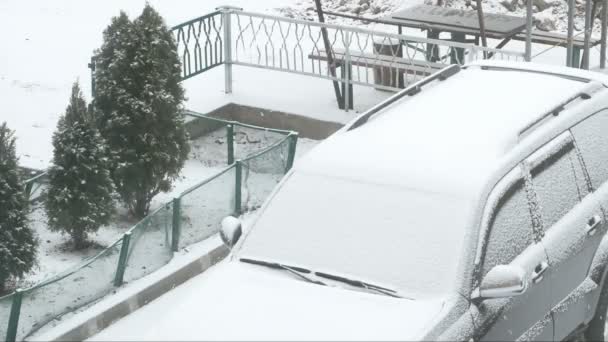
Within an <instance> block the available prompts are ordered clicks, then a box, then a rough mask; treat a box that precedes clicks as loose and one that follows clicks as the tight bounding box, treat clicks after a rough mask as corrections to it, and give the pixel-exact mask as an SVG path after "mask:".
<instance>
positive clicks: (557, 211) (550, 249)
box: [526, 132, 604, 341]
mask: <svg viewBox="0 0 608 342" xmlns="http://www.w3.org/2000/svg"><path fill="white" fill-rule="evenodd" d="M526 162H527V164H528V165H529V166H530V174H531V179H532V186H533V188H534V191H535V193H536V195H537V197H538V200H539V205H538V210H539V212H540V218H541V222H542V234H543V237H542V244H543V246H544V248H545V250H546V252H547V256H548V258H549V268H548V270H547V271H546V277H547V281H548V282H549V283H550V284H551V303H550V305H551V307H552V313H553V320H554V324H555V328H554V329H555V330H554V334H555V336H554V338H555V340H557V341H561V340H563V339H564V338H566V337H567V336H568V335H569V334H570V333H571V332H573V331H574V330H575V329H576V328H577V326H579V325H580V324H582V323H583V321H584V319H585V317H586V315H585V311H586V310H587V305H586V303H585V301H584V300H583V299H584V297H583V296H581V294H584V291H592V290H593V289H594V287H593V286H591V287H589V286H588V285H593V284H590V283H587V284H586V283H585V279H586V278H587V273H588V270H589V267H590V266H591V262H592V260H593V257H594V255H595V251H596V250H597V247H598V246H599V242H600V239H599V236H600V235H601V233H600V231H601V230H602V229H601V227H602V225H603V222H604V216H603V212H602V209H601V206H600V203H599V201H598V200H597V198H596V197H595V196H593V195H592V194H591V193H590V190H591V189H590V187H591V185H590V182H589V179H588V177H587V175H586V172H585V169H584V168H583V165H582V163H581V160H580V158H579V154H578V153H577V150H576V146H575V143H574V140H573V138H572V135H571V134H570V132H564V133H562V134H561V135H559V136H558V137H557V138H555V139H554V140H552V141H551V142H549V143H547V144H546V145H544V146H543V147H541V148H540V149H538V150H537V151H536V152H535V153H533V154H532V155H531V156H530V157H529V158H528V159H527V160H526Z"/></svg>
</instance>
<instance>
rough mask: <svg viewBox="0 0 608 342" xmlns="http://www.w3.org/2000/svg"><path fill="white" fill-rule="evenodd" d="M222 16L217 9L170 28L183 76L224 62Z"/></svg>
mask: <svg viewBox="0 0 608 342" xmlns="http://www.w3.org/2000/svg"><path fill="white" fill-rule="evenodd" d="M223 18H224V17H223V16H222V14H221V13H220V12H219V11H216V12H213V13H209V14H207V15H204V16H202V17H199V18H196V19H193V20H190V21H187V22H185V23H183V24H180V25H177V26H175V27H173V28H172V29H171V30H172V32H173V34H174V36H175V41H176V43H177V49H178V54H179V56H180V61H181V63H182V79H188V78H190V77H193V76H196V75H198V74H200V73H202V72H205V71H207V70H209V69H211V68H214V67H216V66H218V65H222V64H223V63H224V39H223V32H224V21H223Z"/></svg>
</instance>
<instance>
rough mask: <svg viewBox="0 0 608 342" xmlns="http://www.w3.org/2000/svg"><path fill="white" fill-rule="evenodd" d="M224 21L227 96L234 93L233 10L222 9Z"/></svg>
mask: <svg viewBox="0 0 608 342" xmlns="http://www.w3.org/2000/svg"><path fill="white" fill-rule="evenodd" d="M221 11H222V20H223V22H224V80H225V85H224V91H225V92H226V94H231V93H232V38H231V36H232V25H231V22H230V17H231V16H232V12H231V9H229V8H221Z"/></svg>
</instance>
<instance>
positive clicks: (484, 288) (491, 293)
mask: <svg viewBox="0 0 608 342" xmlns="http://www.w3.org/2000/svg"><path fill="white" fill-rule="evenodd" d="M527 288H528V281H527V279H526V272H525V271H524V270H523V269H522V268H521V267H519V266H513V265H496V266H494V268H492V269H491V270H490V271H489V272H488V274H486V276H485V277H484V278H483V280H482V281H481V285H480V286H479V288H478V289H477V290H476V291H475V292H476V293H474V294H473V299H474V300H475V299H476V300H481V299H486V298H508V297H513V296H519V295H521V294H523V293H524V292H526V289H527Z"/></svg>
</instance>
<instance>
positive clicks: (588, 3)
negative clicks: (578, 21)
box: [581, 0, 593, 69]
mask: <svg viewBox="0 0 608 342" xmlns="http://www.w3.org/2000/svg"><path fill="white" fill-rule="evenodd" d="M591 1H592V0H586V1H585V43H584V50H583V62H582V66H581V68H582V69H589V48H590V46H591V45H590V41H591V30H592V29H593V18H592V17H591Z"/></svg>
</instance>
